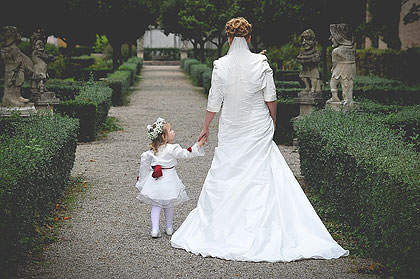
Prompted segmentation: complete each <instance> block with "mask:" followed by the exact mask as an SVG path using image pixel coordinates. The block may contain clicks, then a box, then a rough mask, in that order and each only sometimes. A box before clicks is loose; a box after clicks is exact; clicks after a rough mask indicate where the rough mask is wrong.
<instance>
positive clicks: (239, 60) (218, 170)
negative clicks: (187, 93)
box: [171, 18, 349, 262]
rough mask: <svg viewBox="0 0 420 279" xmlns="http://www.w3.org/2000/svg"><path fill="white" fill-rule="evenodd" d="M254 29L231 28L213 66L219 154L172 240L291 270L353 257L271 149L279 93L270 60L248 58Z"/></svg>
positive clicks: (236, 22)
mask: <svg viewBox="0 0 420 279" xmlns="http://www.w3.org/2000/svg"><path fill="white" fill-rule="evenodd" d="M251 28H252V26H251V24H249V23H248V21H246V19H244V18H233V19H231V20H230V21H228V22H227V23H226V32H227V35H228V38H229V43H230V49H229V52H228V54H227V55H226V56H224V57H222V58H220V59H218V60H216V61H215V62H214V69H213V75H212V81H211V89H210V93H209V97H208V104H207V111H206V116H205V120H204V126H203V130H202V132H201V134H200V136H199V139H200V138H201V137H207V138H208V135H209V128H208V127H209V125H210V123H211V121H212V120H213V118H214V115H215V114H216V112H218V111H219V110H220V108H221V106H222V103H223V109H222V112H221V116H220V120H219V133H218V146H217V147H216V149H215V153H214V158H213V162H212V165H211V168H210V170H209V172H208V174H207V178H206V180H205V182H204V185H203V189H202V191H201V194H200V198H199V200H198V204H197V207H196V208H195V209H194V210H193V211H191V212H190V214H189V215H188V217H187V219H186V220H185V221H184V223H183V224H182V225H181V227H180V228H179V229H178V230H177V231H176V232H175V233H174V235H173V236H172V238H171V245H172V246H173V247H175V248H182V249H185V250H187V251H190V252H192V253H194V254H200V255H202V256H205V257H206V256H211V257H217V258H222V259H227V260H237V261H253V262H259V261H268V262H279V261H282V262H289V261H294V260H298V259H304V258H317V259H333V258H339V257H341V256H347V255H348V254H349V252H348V251H347V250H344V249H343V248H341V247H340V246H339V245H338V244H337V243H336V242H335V241H334V239H333V238H332V237H331V235H330V234H329V233H328V231H327V229H326V228H325V226H324V225H323V223H322V222H321V220H320V218H319V217H318V215H317V214H316V212H315V211H314V209H313V207H312V205H311V204H310V202H309V200H308V199H307V197H306V196H305V194H304V192H303V191H302V189H301V187H300V185H299V183H298V182H297V180H296V179H295V177H294V175H293V173H292V172H291V170H290V168H289V167H288V165H287V163H286V162H285V160H284V158H283V156H282V155H281V153H280V151H279V149H278V147H277V146H276V144H275V143H274V142H273V140H272V139H273V134H274V127H275V120H276V119H275V116H276V90H275V86H274V81H273V72H272V70H271V68H270V66H269V64H268V63H267V58H266V57H265V56H264V55H261V54H254V53H252V52H250V51H249V49H248V45H247V42H249V40H250V33H251Z"/></svg>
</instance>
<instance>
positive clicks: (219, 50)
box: [217, 35, 226, 58]
mask: <svg viewBox="0 0 420 279" xmlns="http://www.w3.org/2000/svg"><path fill="white" fill-rule="evenodd" d="M224 38H225V37H223V36H222V35H219V36H218V38H217V43H218V44H217V58H219V57H221V56H222V50H223V45H224V44H225V42H226V39H224Z"/></svg>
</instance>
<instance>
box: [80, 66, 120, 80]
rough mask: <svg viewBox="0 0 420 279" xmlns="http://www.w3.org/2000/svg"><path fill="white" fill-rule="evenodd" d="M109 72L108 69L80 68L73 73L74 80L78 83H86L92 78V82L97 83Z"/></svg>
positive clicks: (110, 70)
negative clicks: (78, 81)
mask: <svg viewBox="0 0 420 279" xmlns="http://www.w3.org/2000/svg"><path fill="white" fill-rule="evenodd" d="M111 72H112V69H109V68H104V69H93V68H82V69H78V70H75V71H74V79H75V80H80V81H88V80H89V79H91V78H92V79H93V80H94V81H99V80H100V79H102V78H105V77H106V76H107V75H108V74H109V73H111Z"/></svg>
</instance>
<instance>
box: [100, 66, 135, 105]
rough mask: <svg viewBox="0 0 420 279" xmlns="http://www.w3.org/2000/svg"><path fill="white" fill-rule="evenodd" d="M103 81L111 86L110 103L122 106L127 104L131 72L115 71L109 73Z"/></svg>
mask: <svg viewBox="0 0 420 279" xmlns="http://www.w3.org/2000/svg"><path fill="white" fill-rule="evenodd" d="M105 81H106V83H107V84H108V86H109V87H110V88H112V105H113V106H122V105H125V104H127V96H128V93H129V89H130V83H131V73H130V72H129V71H115V72H113V73H111V74H109V75H108V77H107V78H106V79H105Z"/></svg>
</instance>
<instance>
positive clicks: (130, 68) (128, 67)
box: [118, 62, 137, 85]
mask: <svg viewBox="0 0 420 279" xmlns="http://www.w3.org/2000/svg"><path fill="white" fill-rule="evenodd" d="M118 71H127V72H129V73H130V85H133V84H134V82H135V81H136V78H137V65H136V64H133V63H128V62H125V63H123V64H122V65H121V66H119V67H118Z"/></svg>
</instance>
